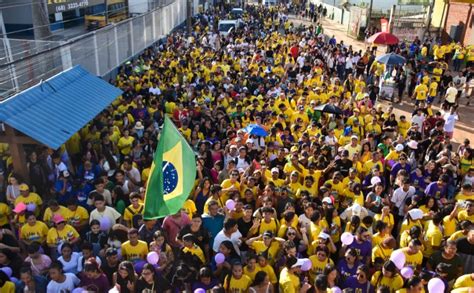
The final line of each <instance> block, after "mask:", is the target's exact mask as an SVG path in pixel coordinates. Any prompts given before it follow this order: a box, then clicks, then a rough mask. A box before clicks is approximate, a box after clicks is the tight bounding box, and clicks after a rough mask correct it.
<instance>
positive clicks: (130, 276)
mask: <svg viewBox="0 0 474 293" xmlns="http://www.w3.org/2000/svg"><path fill="white" fill-rule="evenodd" d="M137 280H138V276H137V274H136V273H135V269H134V267H133V263H131V262H129V261H123V262H121V263H120V264H119V266H118V270H117V271H116V272H115V273H114V274H113V285H114V286H115V287H116V288H117V290H118V291H119V292H120V293H126V292H135V291H134V290H135V285H136V283H137Z"/></svg>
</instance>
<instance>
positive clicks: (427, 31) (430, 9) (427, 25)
mask: <svg viewBox="0 0 474 293" xmlns="http://www.w3.org/2000/svg"><path fill="white" fill-rule="evenodd" d="M433 7H434V0H431V1H430V4H429V6H428V15H427V18H426V22H425V32H424V33H423V36H424V37H425V36H426V35H427V34H428V35H430V26H431V16H432V15H433Z"/></svg>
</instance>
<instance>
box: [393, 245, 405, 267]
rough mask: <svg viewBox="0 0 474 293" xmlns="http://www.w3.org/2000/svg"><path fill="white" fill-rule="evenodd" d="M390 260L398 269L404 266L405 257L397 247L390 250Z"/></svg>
mask: <svg viewBox="0 0 474 293" xmlns="http://www.w3.org/2000/svg"><path fill="white" fill-rule="evenodd" d="M390 260H391V261H392V262H393V263H394V264H395V266H396V267H397V268H398V269H399V270H401V269H403V266H405V261H406V257H405V254H404V253H403V251H401V250H400V249H399V250H395V251H394V252H392V255H390Z"/></svg>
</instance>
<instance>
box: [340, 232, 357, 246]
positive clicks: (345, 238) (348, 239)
mask: <svg viewBox="0 0 474 293" xmlns="http://www.w3.org/2000/svg"><path fill="white" fill-rule="evenodd" d="M341 242H342V244H344V245H351V244H352V242H354V235H352V234H351V233H350V232H344V233H342V235H341Z"/></svg>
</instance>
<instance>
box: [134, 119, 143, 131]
mask: <svg viewBox="0 0 474 293" xmlns="http://www.w3.org/2000/svg"><path fill="white" fill-rule="evenodd" d="M144 128H145V126H143V124H142V122H141V121H137V123H135V129H139V130H141V129H144Z"/></svg>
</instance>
